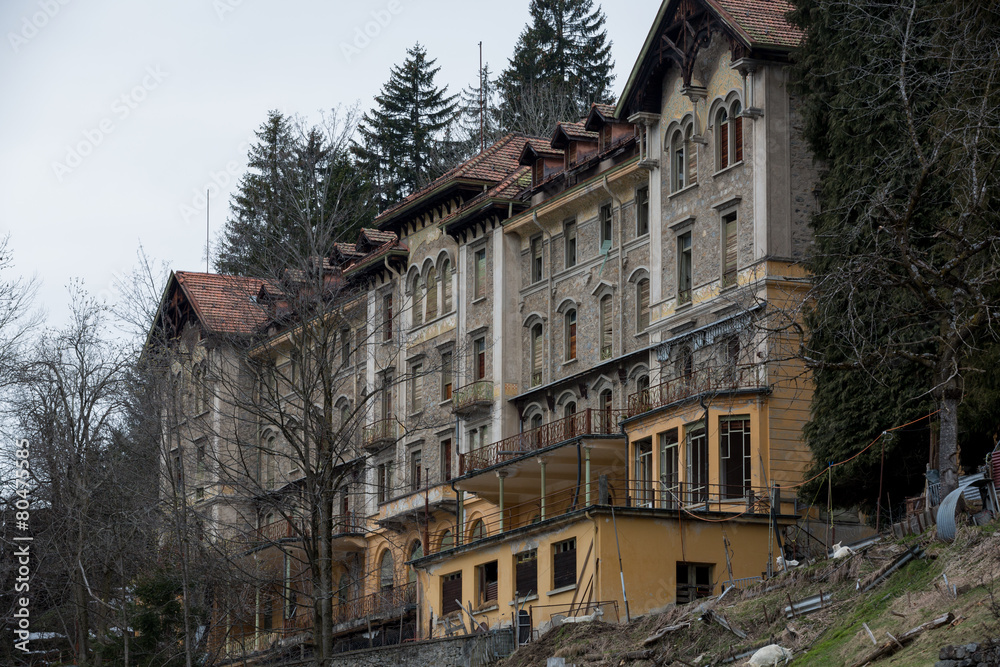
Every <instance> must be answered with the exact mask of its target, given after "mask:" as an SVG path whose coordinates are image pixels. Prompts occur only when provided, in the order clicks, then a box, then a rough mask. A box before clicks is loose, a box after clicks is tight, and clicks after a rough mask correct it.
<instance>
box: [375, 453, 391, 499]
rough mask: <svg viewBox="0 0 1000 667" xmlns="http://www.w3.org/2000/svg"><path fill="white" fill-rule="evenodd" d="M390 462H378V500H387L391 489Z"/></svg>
mask: <svg viewBox="0 0 1000 667" xmlns="http://www.w3.org/2000/svg"><path fill="white" fill-rule="evenodd" d="M391 466H392V464H390V463H380V464H379V465H378V469H377V480H376V482H377V488H378V502H380V503H384V502H386V501H387V500H389V496H390V494H391V489H392V467H391Z"/></svg>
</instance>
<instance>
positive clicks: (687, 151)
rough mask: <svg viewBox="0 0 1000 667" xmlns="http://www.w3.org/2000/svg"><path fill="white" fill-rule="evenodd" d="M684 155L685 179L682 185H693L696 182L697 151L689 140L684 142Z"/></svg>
mask: <svg viewBox="0 0 1000 667" xmlns="http://www.w3.org/2000/svg"><path fill="white" fill-rule="evenodd" d="M684 155H685V157H686V158H687V165H686V166H687V178H686V179H685V182H684V185H694V184H695V183H697V182H698V150H697V149H696V148H695V143H694V142H693V141H691V140H690V139H686V140H685V141H684Z"/></svg>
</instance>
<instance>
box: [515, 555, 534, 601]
mask: <svg viewBox="0 0 1000 667" xmlns="http://www.w3.org/2000/svg"><path fill="white" fill-rule="evenodd" d="M516 579H517V583H516V587H517V594H518V596H519V597H522V598H523V597H527V596H528V595H531V594H533V593H534V594H537V593H538V557H537V552H532V553H530V554H521V555H519V556H518V562H517V575H516Z"/></svg>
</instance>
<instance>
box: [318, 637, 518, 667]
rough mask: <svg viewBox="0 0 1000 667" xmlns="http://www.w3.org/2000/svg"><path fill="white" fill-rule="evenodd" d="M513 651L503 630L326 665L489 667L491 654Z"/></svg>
mask: <svg viewBox="0 0 1000 667" xmlns="http://www.w3.org/2000/svg"><path fill="white" fill-rule="evenodd" d="M513 648H514V645H513V633H512V632H510V630H509V629H507V630H501V631H500V632H498V633H492V632H491V633H487V634H481V635H471V636H466V637H449V638H445V639H429V640H427V641H421V642H413V643H409V644H402V645H398V646H385V647H381V648H373V649H367V650H362V651H351V652H350V653H342V654H340V655H337V656H334V658H333V659H332V660H331V661H330V663H329V664H330V666H331V667H410V666H411V665H412V666H414V667H426V666H427V665H435V667H438V666H440V667H459V666H461V667H481V666H484V665H488V664H490V662H492V656H493V655H494V654H495V653H502V654H503V655H504V656H506V655H509V654H510V653H511V652H512V651H513ZM501 657H502V656H501Z"/></svg>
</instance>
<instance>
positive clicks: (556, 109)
mask: <svg viewBox="0 0 1000 667" xmlns="http://www.w3.org/2000/svg"><path fill="white" fill-rule="evenodd" d="M529 13H530V15H531V20H530V22H529V24H528V25H527V26H526V27H525V28H524V30H523V31H522V32H521V35H520V37H519V38H518V43H517V46H516V47H515V49H514V55H513V56H512V57H511V59H510V64H509V66H508V68H507V69H506V70H504V72H503V74H502V75H501V77H500V88H501V95H502V98H503V101H502V104H501V108H502V113H503V117H504V122H505V125H506V127H507V129H509V130H522V131H524V130H525V127H526V125H528V124H532V125H534V127H532V128H530V129H534V130H536V133H537V128H538V113H539V111H540V109H546V110H548V112H549V113H550V114H551V115H549V116H548V117H546V118H544V121H545V125H546V126H548V128H551V127H553V126H554V125H555V123H557V122H559V121H561V120H567V119H575V117H579V116H582V115H583V114H585V113H586V112H587V109H588V108H589V107H590V104H591V103H593V102H610V101H611V99H612V96H611V83H612V81H613V79H614V77H613V75H612V74H611V71H612V69H613V68H614V61H613V60H612V59H611V42H610V41H609V40H608V36H607V30H606V29H605V22H606V18H605V16H604V12H603V10H602V9H601V7H600V5H598V6H597V8H596V9H595V8H594V2H593V0H531V6H530V8H529ZM563 99H565V100H566V103H567V105H568V108H569V110H570V112H571V115H572V116H573V117H574V118H568V117H567V116H562V117H558V116H556V115H555V114H558V113H562V112H564V111H566V108H565V107H563V105H562V104H561V103H560V100H563Z"/></svg>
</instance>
